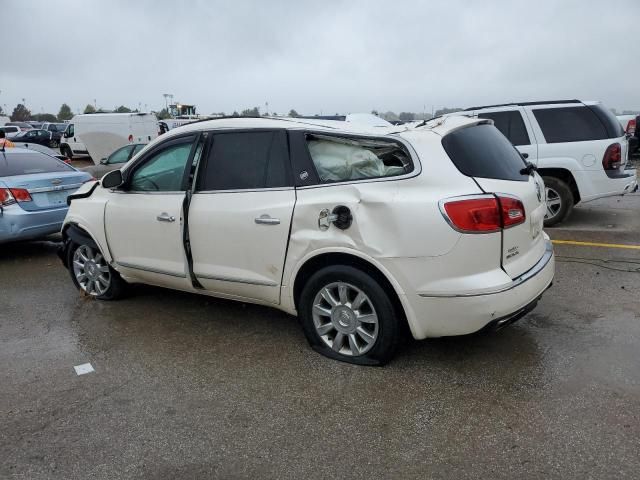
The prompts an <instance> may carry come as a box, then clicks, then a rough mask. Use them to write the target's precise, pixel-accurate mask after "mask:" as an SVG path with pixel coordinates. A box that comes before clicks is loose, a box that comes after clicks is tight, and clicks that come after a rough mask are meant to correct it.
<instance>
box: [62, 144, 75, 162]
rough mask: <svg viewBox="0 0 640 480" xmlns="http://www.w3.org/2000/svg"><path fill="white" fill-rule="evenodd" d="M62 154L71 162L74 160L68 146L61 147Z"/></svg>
mask: <svg viewBox="0 0 640 480" xmlns="http://www.w3.org/2000/svg"><path fill="white" fill-rule="evenodd" d="M60 153H61V154H62V155H64V156H65V157H67V158H68V159H69V160H72V159H73V152H72V151H71V148H70V147H69V146H68V145H63V146H62V147H60Z"/></svg>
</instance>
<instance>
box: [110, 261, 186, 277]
mask: <svg viewBox="0 0 640 480" xmlns="http://www.w3.org/2000/svg"><path fill="white" fill-rule="evenodd" d="M115 264H116V265H117V266H120V267H124V268H131V269H133V270H140V271H141V272H149V273H158V274H160V275H169V276H170V277H177V278H187V276H186V275H185V274H184V273H173V272H167V271H166V270H158V269H155V268H148V267H140V266H138V265H132V264H130V263H124V262H115Z"/></svg>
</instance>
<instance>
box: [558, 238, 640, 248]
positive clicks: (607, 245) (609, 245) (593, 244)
mask: <svg viewBox="0 0 640 480" xmlns="http://www.w3.org/2000/svg"><path fill="white" fill-rule="evenodd" d="M551 241H552V242H553V243H554V244H556V245H577V246H579V247H604V248H627V249H629V250H640V245H623V244H620V243H597V242H576V241H574V240H551Z"/></svg>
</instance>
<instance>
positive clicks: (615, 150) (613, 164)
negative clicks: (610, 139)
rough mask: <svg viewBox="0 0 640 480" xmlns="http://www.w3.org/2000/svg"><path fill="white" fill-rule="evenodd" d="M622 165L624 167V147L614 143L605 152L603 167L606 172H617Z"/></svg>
mask: <svg viewBox="0 0 640 480" xmlns="http://www.w3.org/2000/svg"><path fill="white" fill-rule="evenodd" d="M620 165H622V147H621V146H620V144H619V143H612V144H611V145H609V146H608V147H607V150H606V151H605V152H604V157H602V166H603V167H604V169H605V170H617V169H618V168H620Z"/></svg>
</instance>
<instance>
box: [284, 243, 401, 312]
mask: <svg viewBox="0 0 640 480" xmlns="http://www.w3.org/2000/svg"><path fill="white" fill-rule="evenodd" d="M331 265H348V266H351V267H354V268H357V269H359V270H361V271H363V272H365V273H366V274H368V275H370V276H371V277H372V278H374V279H375V280H376V281H377V282H378V283H379V284H380V285H381V286H382V287H383V288H384V289H385V291H387V292H392V294H391V295H390V297H391V301H392V303H393V306H394V308H395V310H396V312H397V314H398V316H399V317H401V318H402V321H403V323H404V325H408V320H407V313H408V312H409V310H408V309H407V308H408V305H406V302H405V297H404V294H403V291H402V288H401V287H400V285H399V284H398V283H397V281H395V279H393V277H392V276H391V274H390V273H389V272H388V271H387V270H386V269H385V268H384V267H383V266H382V265H380V264H379V263H378V262H376V261H375V260H374V259H372V258H368V257H365V256H363V255H362V254H360V252H357V253H355V252H351V251H324V252H321V253H316V254H315V255H312V256H308V257H307V258H305V259H304V260H303V261H301V262H300V265H299V267H298V268H297V269H296V271H295V272H294V274H293V275H292V277H291V278H292V279H293V282H292V285H293V288H292V289H291V295H292V297H293V298H292V300H293V305H294V306H295V309H296V310H298V302H299V299H300V295H301V293H302V289H303V288H304V285H305V283H306V282H307V280H308V279H309V278H311V276H312V275H313V274H314V273H315V272H317V271H318V270H320V269H322V268H324V267H328V266H331Z"/></svg>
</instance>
